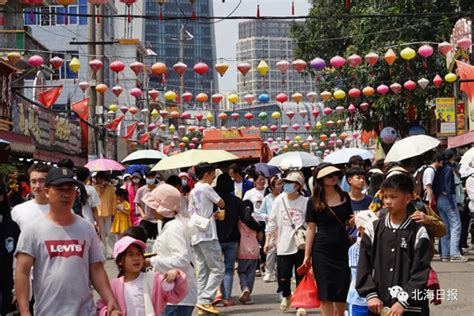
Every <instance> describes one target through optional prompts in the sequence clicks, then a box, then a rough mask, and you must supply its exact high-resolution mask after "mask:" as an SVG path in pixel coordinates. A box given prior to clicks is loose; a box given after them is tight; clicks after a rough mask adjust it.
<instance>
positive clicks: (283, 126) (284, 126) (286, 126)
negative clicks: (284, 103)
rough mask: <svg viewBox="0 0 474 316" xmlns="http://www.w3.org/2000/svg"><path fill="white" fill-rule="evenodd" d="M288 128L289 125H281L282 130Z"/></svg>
mask: <svg viewBox="0 0 474 316" xmlns="http://www.w3.org/2000/svg"><path fill="white" fill-rule="evenodd" d="M287 129H288V125H286V124H283V125H282V126H281V130H282V131H284V132H285V131H286V130H287Z"/></svg>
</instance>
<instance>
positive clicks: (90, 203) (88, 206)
mask: <svg viewBox="0 0 474 316" xmlns="http://www.w3.org/2000/svg"><path fill="white" fill-rule="evenodd" d="M76 176H77V180H78V181H80V182H82V183H83V184H84V188H85V189H86V192H87V200H86V201H83V198H81V204H82V216H83V217H84V219H85V220H86V221H88V222H89V223H91V224H92V226H94V227H95V228H96V230H97V231H99V211H98V210H97V207H98V206H99V205H100V198H99V194H97V190H96V189H95V188H94V187H93V186H92V185H90V184H89V180H90V176H91V172H90V170H89V169H87V168H86V167H77V168H76ZM84 202H85V203H84Z"/></svg>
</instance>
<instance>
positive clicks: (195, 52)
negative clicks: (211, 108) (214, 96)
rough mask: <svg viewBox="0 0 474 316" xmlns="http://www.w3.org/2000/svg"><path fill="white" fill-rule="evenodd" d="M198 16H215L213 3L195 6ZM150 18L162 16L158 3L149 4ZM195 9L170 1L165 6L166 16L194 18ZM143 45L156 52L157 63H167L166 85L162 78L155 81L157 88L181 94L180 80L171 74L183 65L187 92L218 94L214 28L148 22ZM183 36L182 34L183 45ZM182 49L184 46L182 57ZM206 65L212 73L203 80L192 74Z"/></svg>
mask: <svg viewBox="0 0 474 316" xmlns="http://www.w3.org/2000/svg"><path fill="white" fill-rule="evenodd" d="M194 10H195V14H196V15H197V16H213V14H214V13H213V6H212V1H211V0H200V1H196V2H195V3H194ZM144 12H146V14H147V15H154V16H159V14H160V6H159V5H158V4H157V3H156V2H155V1H146V2H145V10H144ZM191 13H192V7H191V3H190V1H189V0H176V1H169V2H166V3H165V4H164V5H163V15H164V16H173V17H179V16H183V14H184V15H186V16H189V17H190V16H191ZM144 29H145V31H144V33H143V34H144V38H143V39H142V41H143V42H144V43H145V46H146V47H147V48H151V49H152V50H153V51H154V52H156V54H157V56H155V59H156V61H161V62H164V63H165V64H166V65H167V66H168V69H169V75H168V76H167V79H166V82H165V83H163V82H162V81H161V79H160V78H152V80H153V81H154V82H153V83H152V84H154V85H155V86H157V87H166V88H167V89H168V90H174V91H176V92H179V91H180V84H181V81H180V77H179V76H178V75H177V74H176V73H175V72H173V71H172V67H173V65H174V64H176V63H177V62H179V61H181V62H183V63H185V64H186V65H187V66H188V71H187V72H186V74H185V75H184V91H189V92H191V93H193V95H197V94H198V93H200V92H206V93H214V92H215V91H218V90H219V89H218V80H217V73H216V71H214V70H213V68H214V64H215V63H216V49H215V34H214V24H211V23H202V22H199V21H197V22H190V21H184V20H163V21H160V20H153V19H147V20H146V21H145V25H144ZM180 33H182V36H181V39H182V40H181V41H180ZM180 45H183V50H182V55H183V56H180ZM199 62H203V63H206V64H207V65H208V66H209V70H210V71H209V72H208V73H207V74H205V75H203V76H200V75H198V74H196V73H195V72H194V71H193V67H194V65H195V64H197V63H199Z"/></svg>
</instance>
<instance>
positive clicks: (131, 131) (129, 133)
mask: <svg viewBox="0 0 474 316" xmlns="http://www.w3.org/2000/svg"><path fill="white" fill-rule="evenodd" d="M137 125H138V123H136V122H135V123H132V124H130V125H127V134H126V135H125V136H124V137H123V138H125V139H130V138H131V137H132V136H133V134H134V133H135V130H136V129H137Z"/></svg>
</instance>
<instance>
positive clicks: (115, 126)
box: [105, 115, 125, 131]
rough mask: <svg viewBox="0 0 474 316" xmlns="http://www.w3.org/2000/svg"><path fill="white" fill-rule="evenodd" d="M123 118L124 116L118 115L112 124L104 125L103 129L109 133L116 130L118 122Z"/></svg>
mask: <svg viewBox="0 0 474 316" xmlns="http://www.w3.org/2000/svg"><path fill="white" fill-rule="evenodd" d="M124 118H125V115H120V116H119V117H117V118H116V119H114V120H113V121H112V122H110V123H108V124H105V128H106V129H109V130H111V131H115V130H116V129H117V126H119V124H120V122H122V120H123V119H124Z"/></svg>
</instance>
